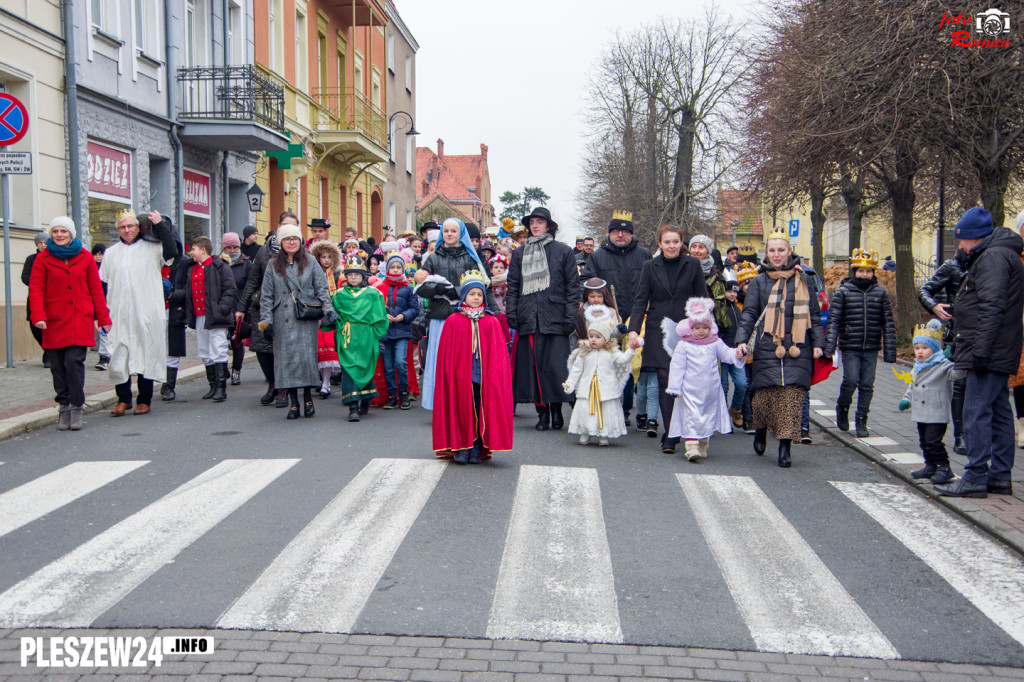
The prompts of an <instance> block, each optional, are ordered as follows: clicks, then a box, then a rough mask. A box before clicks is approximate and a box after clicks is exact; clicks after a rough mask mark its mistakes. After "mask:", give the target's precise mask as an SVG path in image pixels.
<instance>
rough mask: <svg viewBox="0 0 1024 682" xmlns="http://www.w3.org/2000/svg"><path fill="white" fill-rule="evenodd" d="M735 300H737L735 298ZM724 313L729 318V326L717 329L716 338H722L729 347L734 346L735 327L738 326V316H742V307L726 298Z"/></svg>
mask: <svg viewBox="0 0 1024 682" xmlns="http://www.w3.org/2000/svg"><path fill="white" fill-rule="evenodd" d="M737 300H739V299H738V298H737ZM725 304H726V308H725V314H726V315H727V316H728V318H729V326H728V327H725V328H721V329H719V330H718V338H720V339H722V341H723V342H724V343H725V345H727V346H729V347H730V348H735V347H736V328H737V327H739V326H740V317H742V316H743V308H741V307H740V306H738V305H736V302H735V301H729V300H728V299H726V302H725Z"/></svg>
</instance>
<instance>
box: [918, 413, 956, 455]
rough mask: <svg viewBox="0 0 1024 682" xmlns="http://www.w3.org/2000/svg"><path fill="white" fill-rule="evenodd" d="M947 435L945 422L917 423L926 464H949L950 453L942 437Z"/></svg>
mask: <svg viewBox="0 0 1024 682" xmlns="http://www.w3.org/2000/svg"><path fill="white" fill-rule="evenodd" d="M945 435H946V425H945V424H927V423H925V422H918V423H917V438H918V441H919V442H920V443H921V452H922V453H923V454H924V461H925V463H926V464H946V465H948V464H949V455H948V454H946V446H945V445H944V444H943V442H942V439H943V438H944V437H945Z"/></svg>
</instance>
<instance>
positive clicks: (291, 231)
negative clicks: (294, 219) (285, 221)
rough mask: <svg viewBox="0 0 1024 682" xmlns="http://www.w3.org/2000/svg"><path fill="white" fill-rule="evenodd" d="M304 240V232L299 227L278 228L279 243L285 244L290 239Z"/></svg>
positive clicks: (284, 226) (282, 226)
mask: <svg viewBox="0 0 1024 682" xmlns="http://www.w3.org/2000/svg"><path fill="white" fill-rule="evenodd" d="M292 237H294V238H296V239H302V230H301V229H299V226H298V225H281V226H280V227H278V228H277V241H278V242H279V243H280V242H283V241H284V240H285V239H290V238H292Z"/></svg>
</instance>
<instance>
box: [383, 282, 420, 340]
mask: <svg viewBox="0 0 1024 682" xmlns="http://www.w3.org/2000/svg"><path fill="white" fill-rule="evenodd" d="M377 290H378V291H380V293H382V294H384V305H385V307H386V308H387V311H388V315H391V316H392V317H398V316H399V315H401V316H402V321H401V322H389V323H388V333H387V334H385V335H384V339H383V340H384V341H394V340H395V339H411V338H412V323H413V321H414V320H415V319H416V318H417V317H418V316H419V314H420V308H421V306H420V299H419V297H418V296H417V295H416V293H415V292H414V291H413V290H412V287H411V286H409V285H408V284H406V285H404V286H401V287H398V288H395V287H392V286H390V285H389V284H388V282H387V280H384V281H382V282H381V283H380V284H378V285H377Z"/></svg>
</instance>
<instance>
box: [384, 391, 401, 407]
mask: <svg viewBox="0 0 1024 682" xmlns="http://www.w3.org/2000/svg"><path fill="white" fill-rule="evenodd" d="M396 407H398V394H397V393H391V392H389V393H388V401H387V402H386V403H384V409H385V410H393V409H395V408H396Z"/></svg>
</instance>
